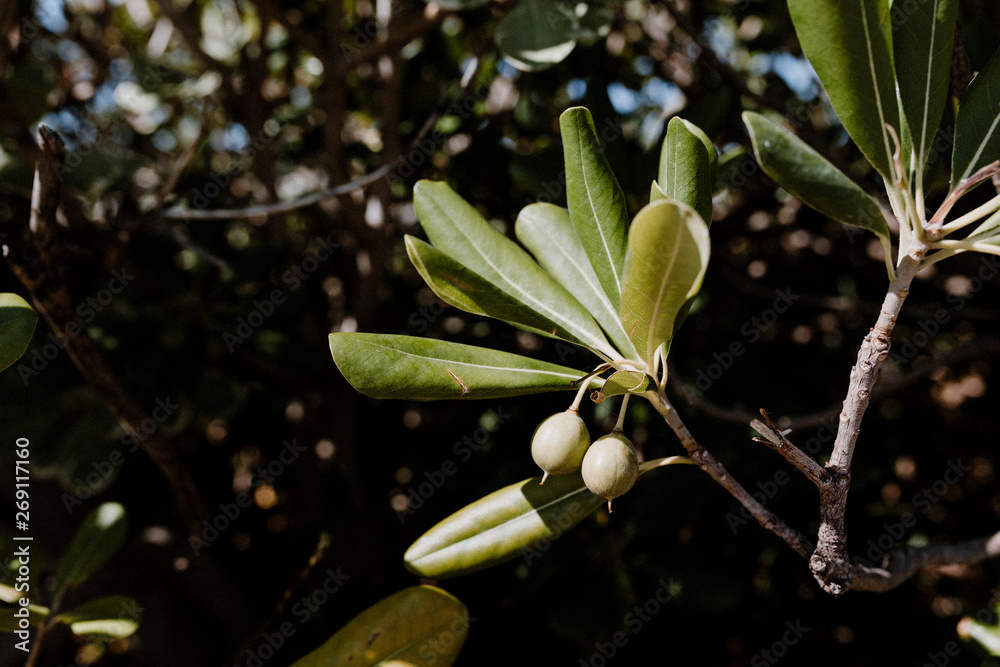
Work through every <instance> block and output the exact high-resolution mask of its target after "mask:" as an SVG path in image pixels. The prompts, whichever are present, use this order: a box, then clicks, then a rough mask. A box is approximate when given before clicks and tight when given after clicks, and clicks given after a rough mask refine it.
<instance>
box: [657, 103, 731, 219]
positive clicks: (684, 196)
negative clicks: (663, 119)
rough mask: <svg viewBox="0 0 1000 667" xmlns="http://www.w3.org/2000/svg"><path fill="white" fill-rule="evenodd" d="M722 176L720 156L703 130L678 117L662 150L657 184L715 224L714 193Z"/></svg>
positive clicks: (671, 126) (671, 196)
mask: <svg viewBox="0 0 1000 667" xmlns="http://www.w3.org/2000/svg"><path fill="white" fill-rule="evenodd" d="M718 173H719V156H718V153H716V151H715V146H714V145H713V144H712V140H711V139H709V138H708V136H707V135H706V134H705V133H704V132H702V131H701V129H700V128H699V127H698V126H697V125H695V124H694V123H691V122H689V121H686V120H684V119H683V118H678V117H677V116H674V117H673V118H671V119H670V123H669V124H668V125H667V136H666V138H664V140H663V148H662V149H661V150H660V172H659V178H658V179H657V181H656V182H657V184H658V185H659V186H660V190H662V191H663V194H665V195H666V196H667V197H670V198H671V199H675V200H677V201H679V202H681V203H683V204H687V205H688V206H690V207H691V208H693V209H694V210H695V211H697V212H698V215H700V216H701V219H702V220H704V221H705V224H707V225H711V224H712V192H713V191H714V189H715V179H716V178H717V177H718Z"/></svg>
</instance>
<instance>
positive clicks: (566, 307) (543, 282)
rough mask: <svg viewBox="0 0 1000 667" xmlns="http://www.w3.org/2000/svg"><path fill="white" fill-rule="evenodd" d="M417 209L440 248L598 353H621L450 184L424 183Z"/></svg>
mask: <svg viewBox="0 0 1000 667" xmlns="http://www.w3.org/2000/svg"><path fill="white" fill-rule="evenodd" d="M413 204H414V207H415V208H416V211H417V217H419V218H420V224H421V225H422V226H423V228H424V231H425V232H426V233H427V236H428V238H430V240H431V243H432V244H433V245H434V247H435V248H437V249H438V250H440V251H441V252H443V253H445V254H446V255H449V256H450V257H451V258H452V259H454V260H456V261H457V262H460V263H461V264H463V265H465V267H466V268H467V269H469V270H470V271H472V272H473V273H476V274H478V275H480V276H481V277H482V278H484V279H485V280H486V281H488V282H489V283H492V284H493V285H494V286H495V287H496V288H497V289H499V290H501V291H503V292H504V293H506V294H507V295H508V296H510V297H512V298H514V299H516V300H518V301H520V302H521V303H523V304H524V305H526V306H528V307H529V308H530V309H532V310H534V311H535V312H537V313H538V314H539V315H541V316H543V317H545V318H546V319H547V320H548V321H551V322H552V323H554V324H555V325H556V327H557V328H558V329H559V330H561V331H565V332H567V333H568V334H569V335H571V336H573V337H574V338H575V340H577V341H580V343H581V344H583V345H586V346H587V347H589V348H590V349H591V350H593V351H594V352H597V353H600V354H604V355H605V356H614V355H615V354H616V352H615V349H614V348H613V347H612V346H611V345H610V344H609V343H608V341H607V339H606V338H605V337H604V334H603V333H602V332H601V328H600V327H599V326H598V325H597V322H595V321H594V318H593V317H591V316H590V314H589V313H588V312H587V311H586V309H585V308H584V307H583V306H582V305H580V302H579V301H577V300H576V299H574V298H573V296H572V295H571V294H570V293H569V292H567V291H566V290H565V289H563V288H562V287H561V286H560V285H559V283H557V282H556V281H555V280H553V278H552V277H551V276H550V275H549V274H547V273H546V272H545V270H544V269H542V267H540V266H539V265H538V264H537V263H535V261H534V260H532V259H531V256H530V255H528V253H527V252H525V251H524V249H522V248H521V247H520V246H519V245H517V244H516V243H514V242H513V241H511V240H510V239H508V238H507V237H506V236H504V235H503V234H501V233H500V232H498V231H497V230H496V229H495V228H494V227H493V226H492V225H491V224H490V223H488V222H487V221H486V220H484V219H483V217H482V216H481V215H479V212H478V211H476V209H475V208H473V207H472V206H470V205H469V203H468V202H466V201H465V200H464V199H462V198H461V197H460V196H458V195H457V194H456V193H455V192H454V191H453V190H452V189H451V188H450V187H449V186H448V184H447V183H435V182H431V181H420V182H418V183H417V184H416V186H415V187H414V188H413Z"/></svg>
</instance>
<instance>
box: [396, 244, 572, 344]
mask: <svg viewBox="0 0 1000 667" xmlns="http://www.w3.org/2000/svg"><path fill="white" fill-rule="evenodd" d="M406 252H407V254H408V255H409V256H410V261H411V262H413V266H414V267H416V269H417V272H418V273H419V274H420V275H421V277H422V278H423V279H424V281H425V282H426V283H427V285H428V286H429V287H430V288H431V289H432V290H433V291H434V293H435V294H437V295H438V296H439V297H440V298H441V299H442V300H443V301H445V302H446V303H450V304H451V305H453V306H455V307H456V308H461V309H462V310H464V311H466V312H469V313H473V314H475V315H486V316H488V317H494V318H496V319H498V320H502V321H504V322H510V323H511V324H517V325H522V326H524V327H527V328H529V329H531V330H532V331H537V332H539V333H541V334H543V335H546V336H550V337H554V338H560V339H562V340H566V341H569V342H571V343H577V344H579V345H583V344H584V343H583V342H582V341H581V340H580V339H579V338H577V337H576V336H574V335H573V334H572V333H570V332H568V331H566V330H565V329H562V328H561V327H560V326H559V324H558V323H556V322H553V321H552V320H550V319H549V318H547V317H545V316H544V315H542V314H540V313H539V312H537V311H536V310H534V309H532V308H530V307H529V306H527V305H525V304H524V303H522V302H520V301H518V300H517V299H515V298H513V297H511V296H508V295H507V294H506V293H504V292H501V291H500V290H498V289H497V288H496V287H494V286H493V285H492V284H490V283H489V282H487V281H486V280H484V279H483V277H482V276H480V275H479V274H477V273H473V272H472V271H470V270H469V269H467V268H465V267H464V266H462V265H461V264H460V263H458V262H457V261H455V260H454V259H452V258H451V257H449V256H448V255H446V254H445V253H443V252H441V251H440V250H438V249H437V248H435V247H434V246H432V245H430V244H429V243H425V242H423V241H421V240H420V239H418V238H415V237H413V236H407V237H406Z"/></svg>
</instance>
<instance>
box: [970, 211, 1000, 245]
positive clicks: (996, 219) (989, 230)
mask: <svg viewBox="0 0 1000 667" xmlns="http://www.w3.org/2000/svg"><path fill="white" fill-rule="evenodd" d="M998 228H1000V211H997V212H996V213H994V214H993V215H991V216H990V217H988V218H986V220H985V221H984V222H983V224H981V225H979V227H977V228H976V231H974V232H972V233H971V234H969V238H977V239H978V238H979V237H987V236H993V235H995V234H997V233H998V231H997V229H998Z"/></svg>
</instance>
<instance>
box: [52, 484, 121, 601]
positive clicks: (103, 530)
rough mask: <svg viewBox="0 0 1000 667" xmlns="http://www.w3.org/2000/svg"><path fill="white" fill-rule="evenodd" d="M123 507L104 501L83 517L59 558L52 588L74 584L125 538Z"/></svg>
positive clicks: (92, 571) (95, 568) (88, 573)
mask: <svg viewBox="0 0 1000 667" xmlns="http://www.w3.org/2000/svg"><path fill="white" fill-rule="evenodd" d="M125 529H126V524H125V508H124V507H122V506H121V505H120V504H118V503H104V504H102V505H101V506H99V507H98V508H97V509H95V510H94V511H92V512H91V513H90V514H88V515H87V517H86V518H85V519H84V520H83V525H82V526H80V528H79V530H77V532H76V536H75V537H74V538H73V542H72V543H71V544H70V546H69V549H68V550H67V551H66V553H65V554H63V557H62V559H61V560H60V561H59V569H58V571H57V572H56V582H55V589H56V591H61V590H63V589H64V588H65V587H67V586H78V585H79V584H80V583H81V582H83V581H84V580H86V579H87V577H89V576H90V575H91V574H93V573H94V571H96V570H97V569H98V568H99V567H101V566H102V565H104V563H105V562H106V561H107V560H108V559H109V558H111V556H112V554H114V552H115V551H117V550H118V547H120V546H121V545H122V542H124V541H125Z"/></svg>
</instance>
